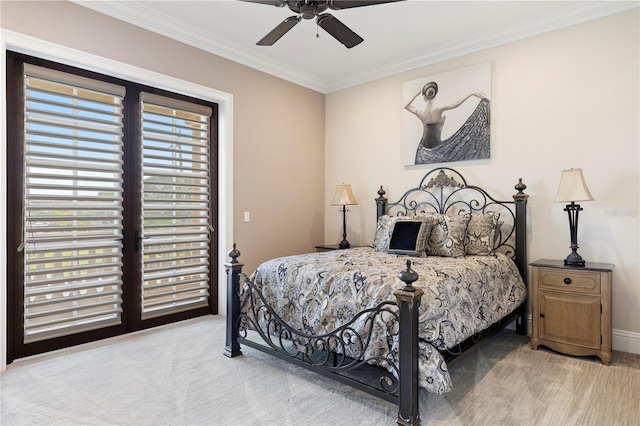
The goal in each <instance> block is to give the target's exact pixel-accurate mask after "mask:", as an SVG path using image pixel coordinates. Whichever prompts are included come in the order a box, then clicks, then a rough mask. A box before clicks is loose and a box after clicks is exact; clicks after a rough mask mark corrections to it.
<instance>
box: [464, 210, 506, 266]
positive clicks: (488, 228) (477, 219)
mask: <svg viewBox="0 0 640 426" xmlns="http://www.w3.org/2000/svg"><path fill="white" fill-rule="evenodd" d="M499 218H500V214H499V213H496V212H485V213H484V214H475V215H473V216H471V220H470V221H469V227H468V228H467V241H466V245H465V246H466V249H465V250H466V254H469V255H480V256H489V255H492V254H493V248H494V247H495V243H496V232H497V230H498V219H499Z"/></svg>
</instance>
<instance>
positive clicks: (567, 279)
mask: <svg viewBox="0 0 640 426" xmlns="http://www.w3.org/2000/svg"><path fill="white" fill-rule="evenodd" d="M563 281H564V283H565V284H567V285H569V284H571V278H569V277H567V278H565V279H564V280H563Z"/></svg>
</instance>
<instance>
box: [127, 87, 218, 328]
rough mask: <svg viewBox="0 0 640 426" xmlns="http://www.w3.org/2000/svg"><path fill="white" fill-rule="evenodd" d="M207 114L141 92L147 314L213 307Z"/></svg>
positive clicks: (144, 311) (144, 299)
mask: <svg viewBox="0 0 640 426" xmlns="http://www.w3.org/2000/svg"><path fill="white" fill-rule="evenodd" d="M145 95H146V96H145ZM210 115H211V113H210V111H207V109H206V108H205V109H203V108H202V107H199V106H198V105H190V104H187V103H181V102H179V101H175V100H172V99H166V100H165V99H163V98H161V97H158V96H153V95H149V94H143V102H142V117H143V130H142V144H143V150H142V151H143V154H142V167H141V169H142V175H143V176H142V191H143V203H142V232H141V235H139V241H140V245H141V249H142V252H143V268H142V269H143V270H142V318H143V319H147V318H151V317H156V316H160V315H165V314H168V313H173V312H179V311H185V310H190V309H194V308H198V307H206V306H208V297H209V275H210V271H209V264H210V262H209V258H210V232H211V230H212V228H211V225H210V223H211V215H210V209H211V200H210V195H209V194H210V159H211V153H210V147H209V126H210Z"/></svg>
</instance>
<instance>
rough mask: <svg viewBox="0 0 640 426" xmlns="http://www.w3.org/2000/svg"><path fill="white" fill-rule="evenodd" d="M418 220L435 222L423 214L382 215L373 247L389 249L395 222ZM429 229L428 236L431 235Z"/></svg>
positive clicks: (377, 249)
mask: <svg viewBox="0 0 640 426" xmlns="http://www.w3.org/2000/svg"><path fill="white" fill-rule="evenodd" d="M417 220H418V221H424V222H427V224H429V223H433V219H427V218H425V217H423V216H389V215H386V214H385V215H382V216H380V218H379V219H378V224H377V225H376V234H375V236H374V238H373V248H374V249H375V250H376V251H387V250H389V243H390V242H391V236H392V232H393V227H394V225H395V223H396V222H398V221H417ZM429 229H430V227H429ZM429 229H427V230H426V232H427V236H428V235H429V234H428V233H429Z"/></svg>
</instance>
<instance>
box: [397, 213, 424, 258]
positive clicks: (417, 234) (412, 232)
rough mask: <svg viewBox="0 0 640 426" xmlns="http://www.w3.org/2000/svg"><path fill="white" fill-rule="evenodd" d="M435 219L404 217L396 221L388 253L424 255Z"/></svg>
mask: <svg viewBox="0 0 640 426" xmlns="http://www.w3.org/2000/svg"><path fill="white" fill-rule="evenodd" d="M432 226H433V220H432V219H431V218H426V217H414V218H403V219H398V220H395V221H394V224H393V229H392V230H391V238H390V240H389V248H388V249H387V253H393V254H406V255H409V256H419V257H423V256H425V255H426V253H425V249H426V247H427V238H428V237H429V233H430V231H431V227H432Z"/></svg>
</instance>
